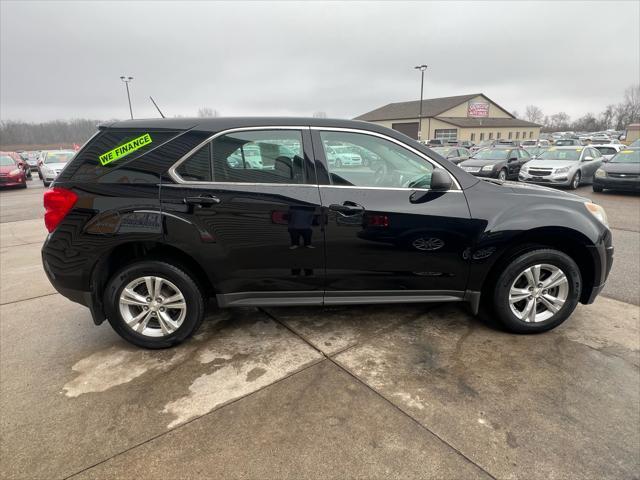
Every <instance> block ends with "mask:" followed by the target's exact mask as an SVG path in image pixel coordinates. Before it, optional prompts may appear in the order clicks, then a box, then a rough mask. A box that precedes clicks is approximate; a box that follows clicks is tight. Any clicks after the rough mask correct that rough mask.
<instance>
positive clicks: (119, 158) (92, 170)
mask: <svg viewBox="0 0 640 480" xmlns="http://www.w3.org/2000/svg"><path fill="white" fill-rule="evenodd" d="M178 133H179V132H167V131H162V132H158V131H149V130H145V131H141V130H105V131H104V132H101V133H99V134H98V135H97V136H95V137H94V138H93V139H92V140H91V141H90V142H89V144H88V145H87V146H86V147H85V148H83V149H82V150H81V151H80V152H78V154H77V155H76V157H75V158H74V159H73V160H72V161H71V163H70V164H69V165H68V166H67V168H65V170H64V171H63V174H64V178H63V179H64V180H68V179H73V180H75V181H80V182H87V181H94V180H95V179H96V178H98V177H101V176H103V175H108V174H111V173H113V171H114V170H118V173H117V174H115V176H114V175H109V176H110V177H114V181H118V182H127V181H128V182H135V181H142V182H145V181H148V179H147V178H146V177H147V170H146V169H144V168H143V167H142V166H140V165H136V162H133V160H135V159H137V158H140V157H141V156H143V155H145V154H146V153H148V152H149V151H151V150H153V149H154V148H157V147H158V146H160V145H162V144H163V143H165V142H167V141H168V140H170V139H172V138H173V137H175V136H176V135H178ZM124 170H126V171H124ZM156 180H157V179H156Z"/></svg>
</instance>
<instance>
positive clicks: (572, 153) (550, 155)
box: [536, 148, 582, 161]
mask: <svg viewBox="0 0 640 480" xmlns="http://www.w3.org/2000/svg"><path fill="white" fill-rule="evenodd" d="M581 153H582V149H581V148H566V149H562V150H559V149H557V148H550V149H549V150H547V151H546V152H543V153H542V154H541V155H540V156H539V157H538V158H537V159H536V160H571V161H578V160H579V159H580V154H581Z"/></svg>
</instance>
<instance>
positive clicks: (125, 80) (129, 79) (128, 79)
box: [120, 75, 133, 120]
mask: <svg viewBox="0 0 640 480" xmlns="http://www.w3.org/2000/svg"><path fill="white" fill-rule="evenodd" d="M120 80H122V81H123V82H124V84H125V86H126V87H127V100H129V113H130V114H131V120H133V110H132V109H131V95H129V82H130V81H131V80H133V77H125V76H124V75H123V76H121V77H120Z"/></svg>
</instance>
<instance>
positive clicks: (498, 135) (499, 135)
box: [496, 132, 502, 140]
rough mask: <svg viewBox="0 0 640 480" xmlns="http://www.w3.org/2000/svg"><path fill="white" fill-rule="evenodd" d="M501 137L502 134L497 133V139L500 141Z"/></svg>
mask: <svg viewBox="0 0 640 480" xmlns="http://www.w3.org/2000/svg"><path fill="white" fill-rule="evenodd" d="M501 136H502V134H501V133H500V132H497V133H496V138H497V139H498V140H500V137H501Z"/></svg>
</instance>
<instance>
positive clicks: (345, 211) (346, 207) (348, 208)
mask: <svg viewBox="0 0 640 480" xmlns="http://www.w3.org/2000/svg"><path fill="white" fill-rule="evenodd" d="M329 210H333V211H334V212H338V213H340V214H342V215H355V214H358V213H362V212H364V207H363V206H362V205H358V204H357V203H354V202H344V203H343V204H342V205H339V204H337V203H333V204H331V205H329Z"/></svg>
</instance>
